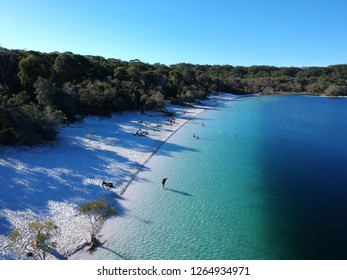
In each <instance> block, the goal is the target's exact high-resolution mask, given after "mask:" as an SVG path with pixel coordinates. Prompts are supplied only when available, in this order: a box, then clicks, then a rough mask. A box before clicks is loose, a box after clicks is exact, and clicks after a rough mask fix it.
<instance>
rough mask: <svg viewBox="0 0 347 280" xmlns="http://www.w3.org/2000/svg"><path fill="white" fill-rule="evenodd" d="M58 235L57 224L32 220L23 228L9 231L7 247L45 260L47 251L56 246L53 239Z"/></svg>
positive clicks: (49, 221) (50, 221) (49, 251)
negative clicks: (9, 241)
mask: <svg viewBox="0 0 347 280" xmlns="http://www.w3.org/2000/svg"><path fill="white" fill-rule="evenodd" d="M59 235H60V230H59V228H58V226H57V225H56V224H55V223H54V222H53V221H52V220H48V221H45V222H39V221H33V222H29V223H27V225H26V226H25V227H24V228H16V229H14V230H13V231H11V232H10V235H9V237H10V240H11V241H12V243H10V244H9V245H8V246H7V247H9V248H10V249H12V250H14V251H16V252H17V253H18V254H26V255H27V256H33V257H34V258H35V257H36V258H38V259H41V260H45V259H46V256H47V253H51V252H52V251H53V250H54V248H56V246H57V243H56V242H55V239H56V238H57V237H58V236H59Z"/></svg>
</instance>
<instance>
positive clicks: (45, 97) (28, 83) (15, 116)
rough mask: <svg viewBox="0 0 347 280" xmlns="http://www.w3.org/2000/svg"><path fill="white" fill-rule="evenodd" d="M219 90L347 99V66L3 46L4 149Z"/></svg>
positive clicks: (0, 108)
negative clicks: (198, 61)
mask: <svg viewBox="0 0 347 280" xmlns="http://www.w3.org/2000/svg"><path fill="white" fill-rule="evenodd" d="M217 92H229V93H236V94H243V93H263V94H272V93H276V92H309V93H313V94H325V95H334V96H336V95H347V65H333V66H329V67H304V68H300V67H272V66H251V67H241V66H229V65H225V66H220V65H192V64H185V63H182V64H175V65H170V66H166V65H163V64H159V63H157V64H148V63H143V62H141V61H139V60H131V61H128V62H127V61H122V60H120V59H106V58H103V57H100V56H83V55H78V54H73V53H71V52H64V53H58V52H54V53H42V52H35V51H24V50H7V49H4V48H0V144H11V145H13V144H23V145H33V144H36V143H39V142H40V141H44V140H52V139H55V137H56V134H57V131H58V128H59V126H60V125H61V124H62V123H64V122H70V121H74V119H75V117H76V116H77V115H82V116H83V115H88V114H94V115H110V114H111V113H112V112H119V111H124V110H160V109H162V108H163V106H164V104H165V103H164V100H169V101H171V102H172V103H176V104H183V103H185V102H192V101H194V100H195V99H203V98H205V97H206V95H207V94H209V93H217Z"/></svg>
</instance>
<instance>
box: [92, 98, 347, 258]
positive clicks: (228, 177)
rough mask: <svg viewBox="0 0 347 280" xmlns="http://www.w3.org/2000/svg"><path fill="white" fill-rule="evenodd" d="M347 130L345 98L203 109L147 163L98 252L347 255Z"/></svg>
mask: <svg viewBox="0 0 347 280" xmlns="http://www.w3.org/2000/svg"><path fill="white" fill-rule="evenodd" d="M202 123H204V124H205V125H204V126H202ZM346 132H347V99H343V98H323V97H312V96H302V95H300V96H296V95H290V96H268V97H242V98H239V99H236V100H235V101H231V102H225V103H224V104H223V106H222V107H219V108H216V109H215V110H207V111H205V112H204V113H202V114H200V115H199V116H198V117H197V118H196V119H194V120H192V121H190V122H189V123H187V124H186V125H185V126H183V127H182V128H181V129H180V130H179V131H178V132H177V133H176V134H175V135H174V136H173V137H171V138H170V140H169V141H168V142H167V143H165V144H164V145H163V146H162V147H161V149H160V150H159V151H158V153H157V155H156V156H155V157H153V158H152V159H151V160H150V161H149V162H148V164H147V167H146V169H145V170H144V172H141V173H140V174H139V177H138V179H137V182H136V183H135V185H132V186H130V190H128V191H129V192H132V194H131V196H129V197H132V198H131V199H132V201H131V203H130V205H131V208H127V209H126V211H124V213H122V217H120V219H122V220H124V221H123V223H122V226H120V227H119V228H117V229H114V239H113V240H108V241H107V243H106V244H105V246H107V247H108V248H111V250H105V251H102V250H99V251H98V252H97V253H96V255H95V256H94V257H95V258H104V259H108V258H109V259H113V258H118V257H119V256H122V257H124V258H127V259H284V260H287V259H299V260H302V259H347V172H346V171H347V134H346ZM193 134H195V135H198V136H199V139H196V138H194V137H193ZM164 176H167V177H168V180H167V185H166V187H167V190H163V189H162V188H161V178H162V177H164ZM128 191H127V192H128ZM136 194H138V195H136Z"/></svg>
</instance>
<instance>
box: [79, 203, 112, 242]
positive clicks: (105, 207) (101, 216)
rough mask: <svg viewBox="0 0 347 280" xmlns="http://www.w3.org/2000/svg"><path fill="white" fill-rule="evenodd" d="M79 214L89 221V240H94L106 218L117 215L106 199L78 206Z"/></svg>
mask: <svg viewBox="0 0 347 280" xmlns="http://www.w3.org/2000/svg"><path fill="white" fill-rule="evenodd" d="M79 212H80V213H81V214H82V215H85V216H86V217H87V218H88V219H89V223H90V236H91V240H93V238H95V236H96V234H97V232H98V231H99V230H100V229H101V226H102V224H103V222H104V221H105V220H106V219H107V218H109V217H111V216H116V215H117V212H116V210H115V208H114V207H113V206H112V205H111V204H110V203H109V202H108V201H107V199H106V198H101V199H99V200H95V201H91V202H86V203H84V204H83V205H81V206H80V208H79Z"/></svg>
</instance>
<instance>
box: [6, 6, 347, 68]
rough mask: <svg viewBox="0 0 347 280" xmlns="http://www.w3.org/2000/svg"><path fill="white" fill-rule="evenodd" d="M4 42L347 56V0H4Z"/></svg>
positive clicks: (321, 59) (97, 50)
mask: <svg viewBox="0 0 347 280" xmlns="http://www.w3.org/2000/svg"><path fill="white" fill-rule="evenodd" d="M0 46H2V47H4V48H8V49H27V50H38V51H44V52H52V51H58V52H63V51H71V52H73V53H78V54H83V55H89V54H90V55H100V56H103V57H106V58H110V57H112V58H119V59H122V60H131V59H140V60H141V61H143V62H148V63H156V62H159V63H163V64H167V65H170V64H175V63H180V62H187V63H193V64H222V65H224V64H230V65H242V66H250V65H274V66H327V65H332V64H346V63H347V0H288V1H283V0H274V1H272V0H263V1H262V0H41V1H40V0H0Z"/></svg>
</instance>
